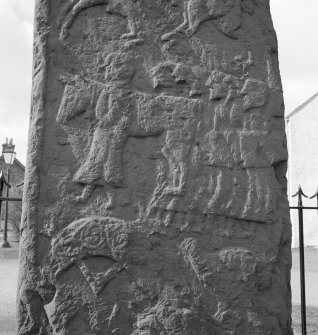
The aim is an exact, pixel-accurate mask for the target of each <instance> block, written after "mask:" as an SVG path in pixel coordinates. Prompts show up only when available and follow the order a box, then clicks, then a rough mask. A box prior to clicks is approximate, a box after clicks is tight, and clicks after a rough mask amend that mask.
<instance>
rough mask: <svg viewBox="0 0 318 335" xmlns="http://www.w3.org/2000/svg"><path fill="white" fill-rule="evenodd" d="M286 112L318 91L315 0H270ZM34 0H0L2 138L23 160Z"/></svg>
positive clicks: (0, 122) (0, 116)
mask: <svg viewBox="0 0 318 335" xmlns="http://www.w3.org/2000/svg"><path fill="white" fill-rule="evenodd" d="M270 3H271V10H272V17H273V21H274V26H275V29H276V33H277V36H278V43H279V60H280V70H281V76H282V81H283V88H284V96H285V106H286V114H289V113H290V112H291V111H293V110H294V109H295V108H297V107H298V106H299V105H300V104H302V103H303V102H304V101H305V100H307V99H308V98H310V97H311V96H312V95H314V94H315V93H316V92H317V91H318V46H317V43H318V42H317V41H318V38H317V31H318V17H317V13H318V0H270ZM33 11H34V0H0V45H1V52H0V141H2V142H1V143H4V142H5V139H6V138H7V137H8V138H13V141H14V143H15V145H16V148H15V150H16V152H17V158H18V159H19V160H20V161H21V162H22V163H23V164H25V162H26V152H27V137H28V122H29V113H30V101H31V78H32V37H33ZM1 143H0V144H1Z"/></svg>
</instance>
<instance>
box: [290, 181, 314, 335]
mask: <svg viewBox="0 0 318 335" xmlns="http://www.w3.org/2000/svg"><path fill="white" fill-rule="evenodd" d="M292 197H293V198H294V197H298V206H290V207H289V208H290V209H297V210H298V223H299V265H300V299H301V333H302V335H307V320H306V283H305V252H304V216H303V211H304V210H307V209H309V210H313V209H316V210H318V189H317V192H316V193H315V194H314V195H313V196H311V197H310V199H313V198H316V199H317V207H309V206H303V198H302V197H305V198H308V196H307V195H306V194H304V192H303V190H302V188H301V186H300V185H299V187H298V191H297V192H296V193H295V194H294V195H293V196H292Z"/></svg>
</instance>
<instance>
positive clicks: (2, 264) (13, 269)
mask: <svg viewBox="0 0 318 335" xmlns="http://www.w3.org/2000/svg"><path fill="white" fill-rule="evenodd" d="M10 244H11V245H12V248H10V249H2V248H1V246H0V249H1V250H0V335H15V334H16V332H15V297H16V291H17V278H18V245H17V244H16V243H10Z"/></svg>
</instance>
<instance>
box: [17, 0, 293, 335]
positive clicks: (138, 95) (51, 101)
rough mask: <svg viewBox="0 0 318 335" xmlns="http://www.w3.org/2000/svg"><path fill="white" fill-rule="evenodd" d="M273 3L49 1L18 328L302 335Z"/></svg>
mask: <svg viewBox="0 0 318 335" xmlns="http://www.w3.org/2000/svg"><path fill="white" fill-rule="evenodd" d="M283 116H284V105H283V97H282V88H281V83H280V77H279V69H278V59H277V41H276V35H275V32H274V29H273V27H272V21H271V17H270V9H269V1H268V0H255V1H254V0H189V1H181V0H180V1H176V0H171V1H169V0H147V1H140V0H125V1H124V0H116V1H115V0H113V1H112V0H77V1H62V0H56V1H54V2H52V1H48V0H37V1H36V19H35V40H34V73H33V103H32V112H31V121H30V138H29V152H28V164H27V174H26V185H25V201H24V207H23V221H22V241H21V258H20V280H19V293H18V308H19V310H18V315H19V334H24V335H25V334H30V335H31V334H58V335H62V334H63V335H64V334H68V335H71V334H74V335H75V334H76V335H80V334H85V335H88V334H101V335H103V334H105V335H106V334H118V335H128V334H130V335H137V334H138V335H146V334H147V335H151V334H158V335H159V334H160V335H164V334H169V335H170V334H171V335H172V334H173V335H177V334H180V335H181V334H183V335H197V334H202V335H212V334H220V335H223V334H225V335H242V334H244V335H264V334H292V333H293V332H292V329H291V299H290V267H291V255H290V240H291V226H290V220H289V210H288V201H287V196H286V178H285V174H286V160H287V150H286V138H285V131H284V118H283Z"/></svg>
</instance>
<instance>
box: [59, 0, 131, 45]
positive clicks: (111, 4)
mask: <svg viewBox="0 0 318 335" xmlns="http://www.w3.org/2000/svg"><path fill="white" fill-rule="evenodd" d="M134 1H135V0H72V1H71V2H70V3H69V4H68V5H67V7H66V8H65V10H64V12H66V13H67V14H66V17H65V20H64V23H63V24H62V28H61V34H60V37H61V38H62V39H63V38H66V37H67V35H68V31H69V29H70V28H71V26H72V24H73V22H74V20H75V19H76V17H77V16H78V15H79V14H80V13H81V12H82V11H84V10H85V9H88V8H91V7H94V6H98V5H107V7H106V13H114V14H119V15H121V16H124V17H127V20H128V31H129V32H128V33H127V34H124V35H122V36H121V38H132V37H136V34H137V32H136V24H135V16H134V11H135V9H134V3H133V2H134Z"/></svg>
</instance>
